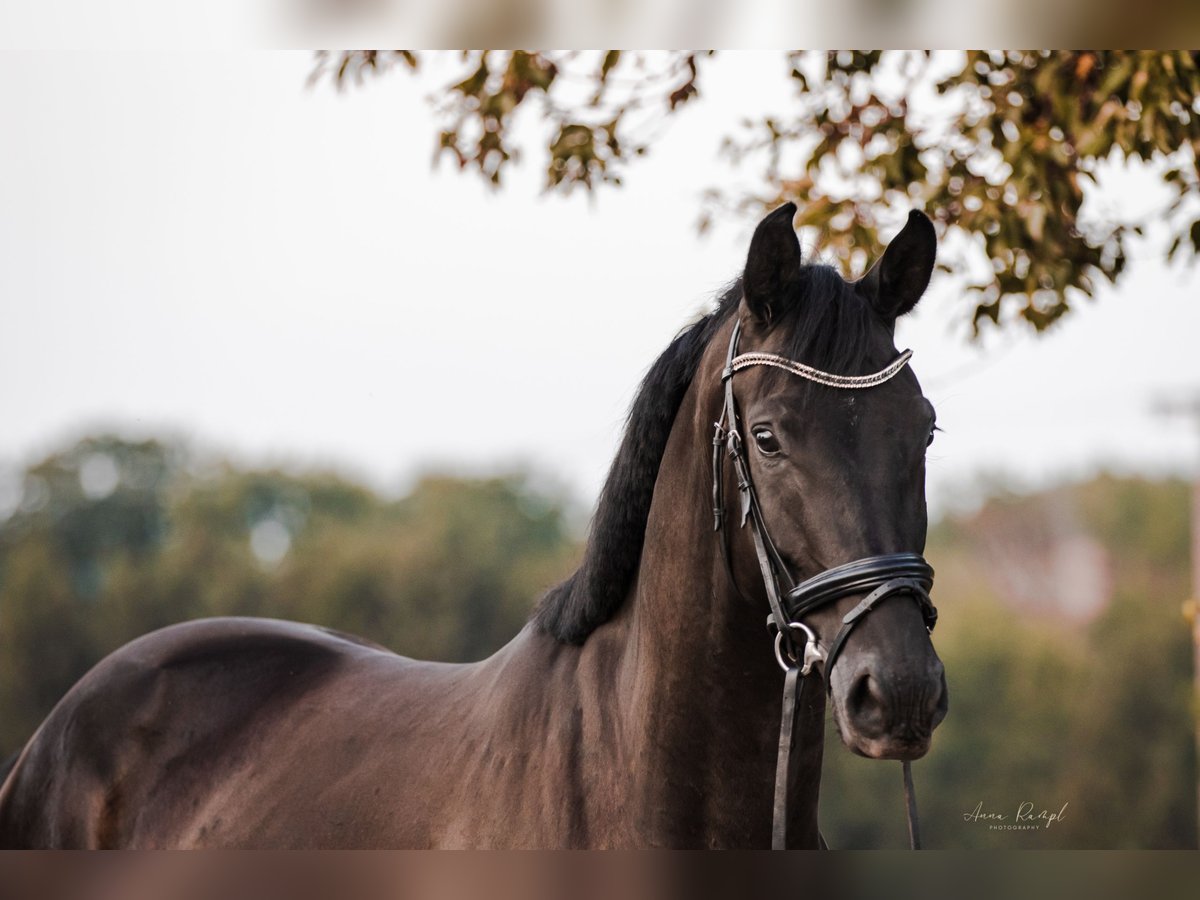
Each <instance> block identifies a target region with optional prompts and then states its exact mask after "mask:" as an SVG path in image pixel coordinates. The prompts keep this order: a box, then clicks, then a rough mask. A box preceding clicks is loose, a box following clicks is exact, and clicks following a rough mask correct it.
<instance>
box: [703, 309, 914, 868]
mask: <svg viewBox="0 0 1200 900" xmlns="http://www.w3.org/2000/svg"><path fill="white" fill-rule="evenodd" d="M741 330H742V323H741V321H740V320H739V321H737V322H735V323H734V326H733V335H732V337H730V340H729V352H728V354H727V355H726V357H725V369H724V371H723V372H722V373H721V382H722V385H723V386H724V390H725V402H724V405H723V407H722V409H721V416H720V418H719V419H718V420H717V422H716V428H715V431H714V433H713V461H712V469H713V530H714V531H716V532H718V534H719V540H720V544H721V552H722V556H723V557H724V559H725V566H726V570H727V572H728V575H729V578H730V581H731V582H732V583H733V585H734V587H735V589H736V588H737V581H736V579H735V578H734V574H733V567H732V564H731V562H730V554H729V535H728V533H727V531H726V529H725V504H724V497H723V492H724V488H723V480H724V479H723V468H722V465H723V460H724V458H725V457H728V458H729V460H730V462H731V464H732V465H733V471H734V475H735V476H736V478H737V487H738V495H739V502H740V508H741V523H740V524H741V526H742V527H745V525H746V523H747V522H749V523H750V535H751V537H752V538H753V540H754V551H755V554H756V555H757V557H758V566H759V569H760V570H761V571H762V579H763V585H764V587H765V589H766V594H767V602H768V603H769V605H770V607H771V613H770V615H769V616H767V627H768V628H769V629H771V630H772V631H774V633H775V658H776V660H778V662H779V665H780V667H781V668H782V669H783V671H784V682H783V718H782V722H781V723H780V729H779V755H778V758H777V760H776V766H775V805H774V814H773V825H772V830H771V846H772V849H776V850H783V849H786V847H787V798H788V787H789V771H790V768H791V767H790V759H791V751H792V738H793V734H794V731H795V725H796V711H797V709H798V707H799V702H798V701H799V695H800V694H801V692H802V691H803V687H804V684H805V683H807V682H802V681H801V679H803V678H804V677H805V676H807V675H808V674H809V673H810V672H812V670H813V666H814V665H815V664H816V663H818V662H824V664H825V682H826V689H827V690H832V679H831V678H830V673H831V672H832V671H833V666H834V663H836V662H837V660H838V658H839V657H840V655H841V652H842V650H843V649H844V648H845V646H846V641H847V640H848V639H849V637H850V634H851V632H852V631H853V630H854V627H855V626H856V625H857V624H858V623H859V622H861V621H862V620H863V618H864V617H865V616H866V615H867V613H869V612H870V611H871V610H872V609H874V608H875V607H877V606H878V605H879V604H880V603H882V602H884V601H885V600H888V599H890V598H892V597H899V596H909V597H912V598H913V599H914V600H915V601H916V602H917V605H918V606H919V607H920V609H921V616H922V618H923V619H924V621H925V627H926V628H927V629H928V630H929V631H933V627H934V625H935V624H936V623H937V609H936V608H935V607H934V605H933V601H932V600H930V599H929V591H930V589H931V588H932V587H933V569H932V568H931V567H930V565H929V563H927V562H926V561H925V559H924V557H922V556H921V554H919V553H885V554H883V555H881V556H868V557H864V558H863V559H857V560H854V561H853V562H848V563H846V564H844V565H840V566H836V567H834V568H832V569H826V570H825V571H824V572H821V573H819V574H817V575H814V576H813V577H812V578H809V579H807V580H806V581H802V582H800V583H799V584H797V583H796V582H795V581H794V580H793V578H792V576H791V573H790V572H789V571H788V567H787V566H786V565H785V564H784V561H783V558H782V557H781V556H780V554H779V551H778V550H777V549H776V547H775V544H774V542H773V541H772V540H771V535H770V533H769V532H768V531H767V525H766V521H765V519H764V518H763V513H762V507H761V506H760V505H759V502H758V496H757V494H756V492H755V490H754V482H753V481H752V480H751V478H750V465H749V460H748V459H747V457H746V453H745V450H744V442H743V441H742V437H741V432H740V428H739V419H738V411H737V401H736V400H735V399H734V396H733V376H734V375H735V374H736V373H738V372H740V371H742V370H744V369H748V368H751V367H752V366H770V367H772V368H776V369H782V370H783V371H785V372H790V373H791V374H793V375H796V376H799V377H800V378H804V379H807V380H808V381H812V382H815V383H817V384H822V385H825V386H827V387H832V388H839V389H843V390H863V389H866V388H871V387H875V386H876V385H880V384H883V383H884V382H887V381H889V380H891V379H892V378H893V377H895V376H896V374H897V373H899V372H900V371H901V370H902V369H903V368H904V367H905V366H906V365H907V364H908V361H909V359H910V358H911V357H912V351H911V350H905V351H904V352H903V353H901V354H900V355H899V356H898V357H897V358H896V359H895V360H894V361H893V362H892V363H891V364H890V365H888V366H887V367H886V368H884V369H881V370H880V371H878V372H875V373H874V374H871V375H833V374H830V373H828V372H822V371H821V370H820V369H814V368H812V367H811V366H806V365H803V364H802V363H798V362H796V361H794V360H790V359H787V358H786V357H782V356H776V355H774V354H771V353H743V354H741V355H740V356H739V355H738V353H737V347H738V339H739V337H740V336H741ZM781 580H782V581H783V583H784V584H785V585H786V590H785V591H781V590H780V581H781ZM858 594H866V596H865V597H864V598H863V600H862V601H861V602H860V603H858V605H857V606H855V607H854V609H852V610H850V612H848V613H847V614H846V615H845V616H844V617H843V618H842V627H841V628H840V629H839V630H838V632H837V634H836V635H835V636H834V638H833V641H832V643H831V644H830V645H829V649H828V650H825V649H823V648H822V647H821V645H820V643H819V642H818V640H817V636H816V634H815V633H814V632H813V630H812V629H811V628H809V627H808V626H807V625H805V624H804V623H803V621H801V620H802V619H803V618H804V617H805V616H807V615H808V614H809V613H812V612H814V611H815V610H818V609H820V608H822V607H824V606H828V605H829V604H831V603H835V602H837V601H838V600H841V599H842V598H844V597H849V596H854V595H858ZM797 636H803V644H802V645H801V644H799V642H798V641H797V640H796V638H797ZM904 789H905V807H906V810H907V813H908V831H909V842H910V844H911V846H912V848H913V849H914V850H915V849H918V848H919V847H920V844H921V841H920V833H919V829H918V824H917V809H916V801H915V799H914V796H913V790H912V771H911V769H910V767H909V763H908V762H907V761H905V763H904Z"/></svg>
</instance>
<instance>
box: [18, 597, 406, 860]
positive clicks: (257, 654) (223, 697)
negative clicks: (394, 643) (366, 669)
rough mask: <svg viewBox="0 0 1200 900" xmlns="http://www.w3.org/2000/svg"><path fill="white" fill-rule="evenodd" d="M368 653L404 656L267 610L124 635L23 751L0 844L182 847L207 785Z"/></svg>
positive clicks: (242, 764)
mask: <svg viewBox="0 0 1200 900" xmlns="http://www.w3.org/2000/svg"><path fill="white" fill-rule="evenodd" d="M370 656H376V657H380V656H383V657H387V658H388V659H389V660H392V661H395V662H396V663H405V662H408V661H406V660H402V659H401V658H400V657H396V656H395V655H394V654H391V653H389V652H388V651H386V650H384V649H383V648H381V647H378V646H376V645H374V644H371V643H369V642H367V641H363V640H360V639H356V638H351V637H348V636H346V635H341V634H338V633H336V632H332V631H328V630H325V629H322V628H317V627H314V626H308V625H299V624H296V623H290V622H281V621H274V620H265V619H207V620H200V621H196V622H189V623H185V624H182V625H175V626H171V627H169V628H165V629H163V630H161V631H157V632H154V633H152V634H149V635H146V636H145V637H142V638H139V639H138V640H136V641H133V642H132V643H130V644H128V645H126V646H125V647H123V648H121V649H120V650H118V651H116V652H115V653H113V654H112V655H110V656H109V657H107V658H106V659H104V660H103V661H102V662H100V663H99V664H98V665H97V666H96V667H95V668H94V669H92V670H91V671H90V672H89V673H88V674H87V675H85V676H84V678H83V679H82V680H81V681H79V682H78V683H77V684H76V685H75V687H73V688H72V689H71V691H70V692H69V693H68V694H67V695H66V696H65V697H64V698H63V699H62V701H60V702H59V704H58V706H56V707H55V709H54V711H53V712H52V713H51V714H50V716H49V717H48V718H47V719H46V721H45V722H44V723H43V724H42V726H41V728H39V730H38V731H37V733H36V734H35V735H34V737H33V738H32V739H31V740H30V742H29V744H28V745H27V746H26V748H25V750H24V751H23V753H22V754H21V756H20V758H19V759H18V761H17V763H16V765H15V766H14V767H13V770H12V772H11V773H10V774H9V777H8V779H7V780H6V781H5V782H4V784H3V786H2V787H0V847H4V848H16V847H114V846H128V845H130V844H131V843H132V844H139V845H146V844H158V845H167V846H169V845H177V844H178V843H180V842H186V841H183V836H182V835H181V834H180V833H179V830H180V828H181V827H182V825H183V823H186V822H188V821H190V820H191V817H190V816H189V815H188V813H189V812H199V807H200V806H201V805H202V804H204V803H206V802H209V800H210V798H211V797H212V795H213V792H214V786H217V787H216V789H217V790H219V786H220V785H221V784H222V783H227V782H233V783H236V782H238V779H236V778H233V779H231V776H232V775H233V774H234V773H238V772H241V773H242V778H243V780H244V778H245V777H246V775H245V773H246V770H247V768H248V767H254V766H261V754H260V753H259V750H258V748H259V746H260V744H261V742H262V741H263V740H264V739H266V738H267V736H268V735H272V734H277V733H278V731H279V729H280V727H281V726H283V727H287V725H288V724H289V723H290V722H293V721H295V720H296V719H298V718H302V717H303V712H304V706H305V704H306V703H307V702H315V698H317V697H319V696H322V695H323V694H327V693H328V690H327V689H328V688H329V686H330V685H332V684H334V683H336V682H337V680H338V678H339V674H340V673H343V672H345V671H346V670H347V668H349V667H353V666H354V665H355V664H356V662H360V661H362V660H363V659H364V658H365V657H370ZM250 777H253V772H251V773H250ZM193 837H194V836H193Z"/></svg>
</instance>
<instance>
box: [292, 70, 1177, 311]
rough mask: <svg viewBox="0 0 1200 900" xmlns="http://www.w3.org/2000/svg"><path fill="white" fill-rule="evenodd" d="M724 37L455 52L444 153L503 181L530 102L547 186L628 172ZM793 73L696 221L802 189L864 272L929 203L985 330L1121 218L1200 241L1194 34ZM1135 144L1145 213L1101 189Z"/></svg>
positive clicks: (342, 74) (1076, 268)
mask: <svg viewBox="0 0 1200 900" xmlns="http://www.w3.org/2000/svg"><path fill="white" fill-rule="evenodd" d="M430 55H432V54H429V53H420V54H418V53H414V52H411V51H375V50H356V51H346V52H330V51H324V52H321V53H319V54H318V55H317V60H316V65H315V67H314V71H313V76H312V77H313V80H318V81H319V80H321V79H324V78H329V79H331V80H332V81H333V82H335V83H336V84H338V85H339V86H342V85H346V84H348V83H351V82H356V81H361V80H362V79H363V76H364V75H365V74H368V73H378V72H383V71H386V70H388V69H391V68H394V67H396V66H400V67H403V68H406V69H409V70H412V71H416V70H418V69H419V68H420V66H421V64H422V60H423V59H425V58H427V57H428V56H430ZM713 55H714V54H713V53H712V52H708V53H704V54H698V53H690V52H682V51H679V52H672V53H631V52H625V53H622V52H620V51H616V50H610V51H606V52H602V51H596V52H578V51H576V52H546V53H529V52H524V51H513V52H507V51H469V52H462V53H460V54H458V55H457V57H456V59H457V60H458V66H457V68H458V70H459V73H458V74H457V75H455V76H453V77H452V79H451V80H450V83H449V84H448V86H447V87H446V88H445V89H444V90H443V91H441V92H440V93H439V94H438V95H437V97H436V98H435V102H436V103H437V107H438V113H439V116H440V118H441V120H442V121H443V123H444V124H443V127H442V131H441V134H440V137H439V139H438V140H439V143H438V156H439V157H440V156H441V155H443V154H448V155H450V156H451V157H452V158H453V159H454V160H455V162H456V163H457V165H458V166H459V168H461V169H466V170H471V171H475V172H478V173H479V174H480V175H482V176H483V177H484V178H485V179H487V181H488V183H490V184H492V185H493V186H499V185H500V184H501V180H502V176H503V173H504V171H505V169H506V168H507V167H508V166H509V165H510V164H511V163H512V162H514V161H515V160H517V159H518V157H519V155H520V153H519V147H518V146H517V143H518V141H517V138H516V137H514V132H515V131H516V130H517V129H516V128H515V127H514V120H515V119H516V115H517V112H518V110H519V109H521V108H522V107H526V108H527V107H530V106H535V107H536V108H537V111H538V114H539V115H540V117H541V118H542V120H543V121H544V123H545V130H544V132H543V133H542V136H541V139H542V140H544V143H545V145H546V148H547V155H548V163H547V173H546V187H547V189H548V190H559V191H564V192H570V191H572V190H573V189H575V188H576V187H580V188H583V189H585V190H589V191H590V190H594V189H596V188H598V187H599V186H601V185H604V184H613V185H616V184H620V183H621V179H622V173H623V172H624V171H625V169H626V167H627V166H628V164H629V163H630V162H631V161H632V160H634V159H636V158H637V157H639V156H642V155H644V154H645V153H647V152H648V151H649V150H650V148H651V146H652V144H653V141H654V138H655V136H656V134H657V133H659V132H660V131H661V129H662V127H663V123H664V121H665V120H666V119H667V118H668V117H669V116H670V114H672V113H673V112H675V111H677V110H678V109H679V108H681V107H682V106H683V105H684V104H687V103H691V102H694V101H695V100H696V99H697V98H699V97H700V96H701V74H702V68H703V66H704V64H705V63H706V62H707V61H708V60H709V59H710V58H711V57H712V56H713ZM789 76H790V79H791V81H792V83H793V84H794V86H795V92H796V94H795V101H794V103H793V104H792V105H791V106H790V107H789V108H788V109H786V110H785V111H782V112H780V113H779V114H778V115H774V116H768V117H765V118H763V119H761V120H757V121H751V120H748V119H747V120H744V121H743V122H742V123H741V127H740V129H739V131H738V133H737V134H736V135H730V136H727V137H726V138H725V140H724V142H723V145H722V146H723V148H724V151H725V153H726V154H727V156H728V158H729V160H730V161H731V162H732V163H733V164H734V165H735V166H736V167H737V169H738V171H743V170H745V169H750V170H751V171H753V172H754V173H755V174H756V176H757V177H756V182H757V187H755V188H752V189H741V188H739V189H738V192H737V193H731V192H729V191H725V190H715V189H714V190H710V191H709V192H708V193H707V194H706V199H705V206H704V210H703V212H702V215H701V220H700V224H701V230H704V229H705V228H707V227H708V225H709V223H710V222H711V221H712V220H713V218H714V217H715V216H717V215H718V214H721V213H724V212H728V211H732V212H734V213H736V214H740V215H753V216H758V215H760V214H761V213H762V211H763V210H764V209H766V208H771V207H774V206H777V205H779V204H780V203H782V202H783V201H785V200H794V201H796V202H797V203H799V205H800V208H801V212H800V214H799V216H798V217H797V225H798V226H799V227H802V228H808V229H810V236H811V237H814V238H818V237H819V238H820V240H821V243H822V248H823V251H824V252H825V253H827V254H828V255H830V256H831V257H832V258H836V259H837V260H839V261H840V262H841V264H842V265H843V267H844V268H845V270H846V271H847V273H848V274H850V275H858V274H861V273H862V271H863V270H864V267H865V266H866V265H867V263H868V262H869V260H868V255H867V253H868V249H867V248H870V249H871V250H873V248H876V247H878V246H879V243H880V234H879V232H880V231H881V228H883V227H886V226H888V225H889V224H891V225H896V224H899V222H900V221H902V214H903V213H904V212H906V211H907V210H908V209H909V208H911V207H920V208H924V209H925V210H926V211H927V212H928V213H929V214H930V215H931V216H932V217H933V219H934V221H935V222H936V223H937V225H938V228H939V230H940V231H941V232H942V234H943V235H944V236H950V235H952V236H953V239H952V240H948V241H946V242H944V243H943V246H942V251H941V254H940V264H939V268H940V269H941V270H942V272H943V273H944V274H950V275H953V276H955V277H956V282H957V283H958V284H959V285H960V286H961V289H962V291H963V294H964V296H965V298H966V299H967V301H968V302H969V303H970V304H971V305H970V308H969V309H970V313H969V318H970V322H971V324H972V327H973V329H974V332H975V333H976V334H978V333H979V329H980V327H981V326H983V325H989V324H990V325H996V326H999V325H1004V324H1007V323H1009V322H1011V321H1014V320H1019V321H1022V322H1024V323H1026V324H1028V325H1029V326H1032V327H1033V328H1034V329H1036V330H1038V331H1041V330H1043V329H1045V328H1046V327H1048V326H1049V325H1051V324H1052V323H1054V322H1055V321H1057V320H1058V319H1059V318H1061V317H1062V316H1063V315H1064V314H1066V313H1067V312H1069V310H1070V309H1071V306H1072V304H1073V303H1076V302H1078V301H1079V300H1080V299H1081V298H1084V297H1091V296H1093V295H1094V293H1095V290H1096V287H1097V284H1098V283H1099V282H1101V281H1107V282H1116V281H1117V280H1118V279H1119V278H1120V276H1121V274H1122V272H1123V271H1124V269H1125V265H1126V261H1127V258H1128V257H1127V245H1128V241H1129V238H1130V236H1131V235H1141V234H1142V233H1143V232H1144V230H1145V229H1146V226H1147V225H1148V224H1149V223H1150V222H1156V223H1159V224H1161V225H1164V226H1165V227H1166V229H1167V232H1168V234H1167V237H1166V240H1167V242H1168V244H1169V246H1167V245H1164V246H1166V247H1167V249H1165V254H1166V257H1167V259H1168V261H1169V260H1173V259H1175V258H1176V257H1178V256H1183V257H1188V258H1192V257H1194V256H1195V254H1197V253H1198V252H1200V205H1198V204H1197V203H1196V200H1197V198H1198V197H1200V154H1198V153H1197V150H1198V149H1200V52H1193V51H1170V52H1167V51H1136V52H1134V51H1036V52H1035V51H1009V52H997V51H993V52H975V51H972V52H967V53H949V54H948V53H932V52H923V51H903V52H902V51H892V52H881V51H873V52H859V51H845V50H843V51H835V52H831V53H822V52H815V51H797V52H793V53H789V54H786V56H785V57H784V58H782V59H781V66H780V77H781V78H785V77H789ZM1129 159H1136V160H1143V161H1149V162H1152V163H1153V164H1154V165H1155V166H1156V171H1158V173H1159V174H1160V176H1161V181H1162V184H1163V185H1164V186H1165V188H1166V189H1167V190H1166V191H1165V192H1164V198H1165V199H1164V200H1163V201H1162V203H1161V205H1160V206H1159V207H1157V208H1155V209H1153V210H1151V211H1150V212H1149V213H1147V214H1146V215H1145V217H1144V218H1142V219H1134V218H1133V217H1132V216H1131V215H1130V214H1129V213H1121V212H1117V213H1114V212H1112V211H1109V210H1098V209H1097V207H1101V206H1103V203H1102V202H1100V200H1101V198H1102V195H1103V189H1102V185H1101V183H1100V182H1099V180H1098V179H1099V175H1100V169H1101V166H1102V164H1103V163H1104V162H1105V161H1109V160H1111V161H1114V162H1121V161H1124V160H1129ZM1089 198H1093V202H1091V203H1088V202H1087V201H1088V200H1089ZM1089 210H1090V212H1089Z"/></svg>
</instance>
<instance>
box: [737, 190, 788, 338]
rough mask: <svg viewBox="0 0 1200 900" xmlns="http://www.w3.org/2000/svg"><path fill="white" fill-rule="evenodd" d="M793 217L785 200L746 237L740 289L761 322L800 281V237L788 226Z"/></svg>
mask: <svg viewBox="0 0 1200 900" xmlns="http://www.w3.org/2000/svg"><path fill="white" fill-rule="evenodd" d="M795 217H796V204H795V203H785V204H783V206H781V207H779V208H778V209H776V210H774V211H772V212H771V213H770V214H769V215H768V216H767V217H766V218H765V219H763V220H762V221H761V222H759V223H758V227H757V228H755V229H754V237H752V238H751V239H750V252H749V254H748V255H747V256H746V271H745V274H744V276H743V278H742V291H743V293H744V294H745V295H746V305H747V306H748V307H749V308H750V312H751V314H752V315H753V316H754V318H756V319H758V321H760V322H762V323H763V324H765V325H770V324H771V322H772V321H773V320H774V319H775V317H776V315H777V314H778V313H779V311H780V306H781V305H782V304H784V303H787V302H788V301H789V300H791V299H792V295H793V294H794V293H795V288H796V285H797V284H798V283H799V281H800V241H799V240H797V238H796V229H794V228H793V227H792V219H794V218H795Z"/></svg>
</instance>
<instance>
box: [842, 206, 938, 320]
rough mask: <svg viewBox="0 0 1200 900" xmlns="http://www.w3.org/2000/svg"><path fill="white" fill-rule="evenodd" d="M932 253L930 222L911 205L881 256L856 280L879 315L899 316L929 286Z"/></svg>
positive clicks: (933, 239)
mask: <svg viewBox="0 0 1200 900" xmlns="http://www.w3.org/2000/svg"><path fill="white" fill-rule="evenodd" d="M936 255H937V234H936V233H935V232H934V230H933V223H932V222H930V221H929V216H927V215H925V213H923V212H920V211H918V210H915V209H914V210H913V211H912V212H910V213H909V214H908V221H907V222H905V223H904V227H903V228H902V229H900V233H899V234H898V235H896V237H895V239H894V240H893V241H892V242H891V243H890V244H888V245H887V249H886V250H884V251H883V256H882V257H880V259H879V261H878V262H877V263H875V265H874V266H872V267H871V271H870V272H868V273H867V274H866V275H864V276H863V277H862V280H861V281H859V282H858V285H859V288H860V289H861V290H862V292H863V293H864V294H865V295H866V296H867V299H868V300H870V301H871V305H872V306H874V307H875V310H876V312H878V313H879V314H880V315H881V316H883V317H884V318H885V319H896V318H899V317H900V316H902V315H904V314H905V313H907V312H909V311H910V310H911V309H912V308H913V307H914V306H916V305H917V301H918V300H920V299H921V295H922V294H924V293H925V288H927V287H929V278H930V276H931V275H932V274H933V261H934V257H935V256H936Z"/></svg>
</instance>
